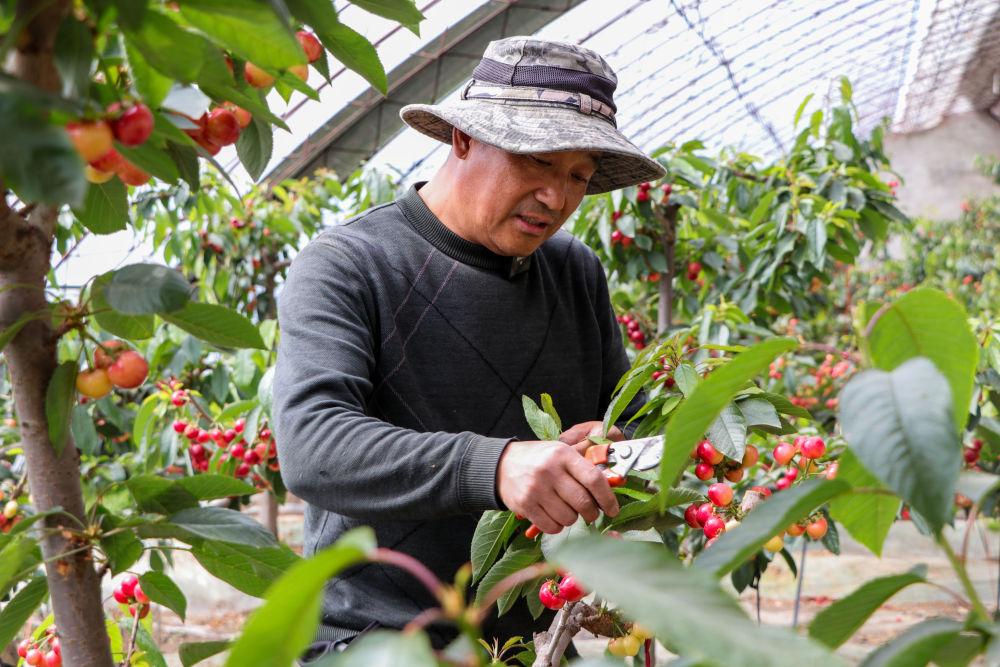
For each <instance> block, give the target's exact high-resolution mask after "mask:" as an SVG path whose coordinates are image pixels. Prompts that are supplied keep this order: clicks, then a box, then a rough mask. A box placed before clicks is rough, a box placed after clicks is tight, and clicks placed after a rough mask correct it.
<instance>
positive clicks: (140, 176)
mask: <svg viewBox="0 0 1000 667" xmlns="http://www.w3.org/2000/svg"><path fill="white" fill-rule="evenodd" d="M118 178H120V179H121V180H122V183H124V184H125V185H145V184H146V183H149V179H150V178H152V177H151V176H150V175H149V174H147V173H146V172H145V171H143V170H142V169H140V168H139V167H137V166H135V165H134V164H132V163H131V162H129V161H128V160H126V159H124V158H122V164H121V166H120V167H119V168H118Z"/></svg>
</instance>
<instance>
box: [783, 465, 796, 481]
mask: <svg viewBox="0 0 1000 667" xmlns="http://www.w3.org/2000/svg"><path fill="white" fill-rule="evenodd" d="M798 478H799V471H798V470H796V469H795V468H789V469H788V470H787V471H786V472H785V479H787V480H788V481H789V482H794V481H795V480H797V479H798Z"/></svg>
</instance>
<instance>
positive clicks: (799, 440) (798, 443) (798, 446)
mask: <svg viewBox="0 0 1000 667" xmlns="http://www.w3.org/2000/svg"><path fill="white" fill-rule="evenodd" d="M808 439H809V436H807V435H797V436H795V440H792V447H795V451H796V452H801V451H802V445H804V444H805V442H806V440H808Z"/></svg>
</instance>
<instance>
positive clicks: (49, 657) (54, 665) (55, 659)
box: [42, 651, 62, 667]
mask: <svg viewBox="0 0 1000 667" xmlns="http://www.w3.org/2000/svg"><path fill="white" fill-rule="evenodd" d="M42 667H62V657H60V655H59V654H58V653H56V652H55V651H49V652H48V653H46V654H45V657H44V658H42Z"/></svg>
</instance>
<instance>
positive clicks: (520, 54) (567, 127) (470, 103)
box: [399, 37, 665, 194]
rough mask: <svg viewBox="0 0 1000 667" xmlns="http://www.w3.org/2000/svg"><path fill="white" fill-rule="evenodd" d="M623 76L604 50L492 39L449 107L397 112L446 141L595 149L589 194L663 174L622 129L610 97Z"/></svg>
mask: <svg viewBox="0 0 1000 667" xmlns="http://www.w3.org/2000/svg"><path fill="white" fill-rule="evenodd" d="M617 85H618V77H617V76H615V73H614V71H613V70H612V69H611V67H610V65H608V63H607V62H606V61H605V60H604V58H602V57H601V56H600V55H598V54H597V53H595V52H594V51H591V50H590V49H585V48H583V47H581V46H577V45H576V44H568V43H565V42H554V41H549V40H543V39H537V38H534V37H507V38H506V39H500V40H495V41H492V42H490V44H489V46H488V47H486V53H485V54H484V55H483V59H482V60H481V61H480V62H479V65H477V66H476V69H475V70H474V71H473V73H472V79H471V80H470V81H469V82H468V83H467V84H466V85H465V88H464V89H463V90H462V96H461V99H460V100H457V101H455V102H453V103H449V104H408V105H406V106H404V107H403V108H402V109H401V110H400V112H399V115H400V117H401V118H402V119H403V121H404V122H405V123H406V124H407V125H409V126H410V127H412V128H413V129H415V130H417V131H419V132H421V133H423V134H426V135H427V136H429V137H433V138H435V139H437V140H438V141H443V142H444V143H446V144H450V143H451V128H452V127H453V126H454V127H457V128H458V129H460V130H462V131H463V132H465V133H466V134H468V135H469V136H471V137H473V138H475V139H478V140H479V141H482V142H484V143H487V144H491V145H493V146H497V147H498V148H502V149H503V150H505V151H507V152H509V153H548V152H555V151H595V152H598V153H600V154H601V158H600V160H599V163H598V168H597V172H596V173H595V174H594V176H593V178H592V179H591V181H590V185H589V186H588V188H587V194H597V193H600V192H608V191H610V190H617V189H618V188H623V187H625V186H628V185H634V184H636V183H641V182H643V181H651V180H655V179H658V178H661V177H662V176H663V175H664V173H665V172H664V170H663V167H661V166H660V165H659V164H658V163H657V162H655V161H654V160H652V159H650V158H649V157H647V156H646V154H645V153H643V152H642V150H640V149H639V148H638V147H636V146H635V145H634V144H633V143H632V142H630V141H629V140H628V139H626V138H625V136H624V135H623V134H622V133H621V132H619V131H618V128H617V126H616V124H615V112H616V111H617V109H616V107H615V103H614V99H613V95H614V92H615V88H616V87H617Z"/></svg>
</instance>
